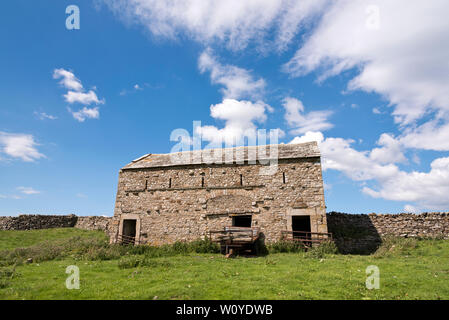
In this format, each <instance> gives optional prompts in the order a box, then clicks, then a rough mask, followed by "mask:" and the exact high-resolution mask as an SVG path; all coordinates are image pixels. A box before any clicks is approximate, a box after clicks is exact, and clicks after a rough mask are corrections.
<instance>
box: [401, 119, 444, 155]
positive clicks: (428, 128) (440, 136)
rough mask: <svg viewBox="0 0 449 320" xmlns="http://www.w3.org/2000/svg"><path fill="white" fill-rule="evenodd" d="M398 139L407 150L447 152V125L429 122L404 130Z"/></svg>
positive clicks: (436, 121)
mask: <svg viewBox="0 0 449 320" xmlns="http://www.w3.org/2000/svg"><path fill="white" fill-rule="evenodd" d="M399 139H400V141H401V143H402V144H403V145H404V146H405V147H407V148H416V149H424V150H435V151H449V123H444V122H443V123H440V121H438V120H431V121H428V122H425V123H424V124H422V125H420V126H418V127H413V128H409V129H406V130H405V131H404V133H403V134H402V135H401V136H400V138H399Z"/></svg>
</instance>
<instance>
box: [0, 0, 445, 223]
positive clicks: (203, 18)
mask: <svg viewBox="0 0 449 320" xmlns="http://www.w3.org/2000/svg"><path fill="white" fill-rule="evenodd" d="M412 2H414V1H412ZM432 2H433V4H434V5H433V6H432V8H428V7H426V8H424V7H423V8H421V7H420V4H419V3H420V2H419V1H417V2H416V3H414V4H415V5H414V6H408V5H406V4H408V3H410V1H408V2H404V1H397V3H395V4H391V3H389V2H388V1H381V0H379V1H377V0H376V1H370V4H369V5H368V4H367V3H366V2H363V1H360V2H348V1H343V0H342V1H333V2H331V1H326V0H320V1H303V2H301V3H300V2H295V1H288V0H285V1H281V0H279V1H259V2H257V3H256V2H253V1H248V2H247V3H245V4H241V2H239V1H227V2H216V3H215V4H206V2H197V1H187V0H186V1H179V2H178V4H177V5H176V6H174V5H171V4H168V3H164V4H163V5H161V2H159V3H157V2H155V1H152V0H148V1H134V0H132V1H120V0H110V1H106V0H104V1H81V0H79V1H21V0H17V1H13V2H10V1H8V2H6V1H3V2H2V3H1V4H0V24H1V28H0V42H1V50H0V70H1V72H0V84H1V85H0V215H16V214H18V213H39V214H68V213H75V214H79V215H100V214H103V215H112V214H113V206H114V200H115V193H116V187H117V180H118V170H119V169H120V168H121V167H122V166H124V165H125V164H127V163H129V162H130V161H131V160H133V159H135V158H138V157H140V156H142V155H143V154H146V153H167V152H170V150H171V148H172V147H173V146H174V144H175V142H173V141H170V134H171V132H172V131H173V130H174V129H176V128H184V129H186V130H188V131H189V132H192V130H193V129H192V122H193V121H195V120H197V121H201V123H202V125H203V129H204V131H202V132H203V135H204V136H203V140H204V141H205V143H207V142H208V141H211V140H213V139H216V138H223V139H227V138H229V137H231V138H232V137H236V136H238V135H240V134H241V132H240V131H239V130H240V129H249V130H255V129H268V130H269V129H278V130H279V132H281V136H280V138H279V142H281V143H290V142H292V141H296V142H304V141H311V140H316V141H318V142H319V145H320V149H321V151H322V153H323V169H324V173H323V177H324V181H325V184H326V191H325V196H326V203H327V207H328V211H331V210H335V211H344V212H351V213H369V212H392V213H396V212H401V211H411V212H419V211H429V210H432V211H441V210H446V211H447V207H448V205H449V196H448V193H449V158H448V157H449V156H448V150H449V125H448V120H449V116H448V112H447V111H449V97H448V92H449V88H448V86H449V85H448V83H449V79H448V78H449V65H448V63H447V58H446V57H447V56H448V55H447V54H448V53H449V40H448V39H449V37H447V32H448V31H449V26H448V22H447V21H446V20H447V19H445V18H444V15H443V14H442V12H443V13H444V12H447V9H448V5H447V3H446V2H445V1H438V0H434V1H432ZM68 5H77V6H78V7H79V9H80V29H79V30H68V29H67V28H66V18H67V17H68V16H69V15H68V14H66V13H65V11H66V7H67V6H68ZM404 5H405V6H406V7H407V9H406V10H404V9H403V8H404ZM421 6H422V5H421ZM445 9H446V10H445ZM429 17H432V18H431V19H430V18H429ZM417 18H419V19H420V21H421V23H420V24H419V25H417V24H416V23H415V21H416V19H417ZM64 81H65V82H64ZM69 92H72V93H71V94H69ZM211 107H212V108H211ZM83 110H84V111H83Z"/></svg>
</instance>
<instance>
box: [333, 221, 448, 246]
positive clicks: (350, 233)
mask: <svg viewBox="0 0 449 320" xmlns="http://www.w3.org/2000/svg"><path fill="white" fill-rule="evenodd" d="M327 224H328V229H329V232H331V233H332V234H333V236H334V239H335V242H336V244H337V246H338V247H339V250H340V252H343V253H370V252H373V251H374V250H375V249H376V248H377V247H378V246H379V245H380V243H381V239H382V237H385V236H396V237H414V238H443V239H449V213H447V212H441V213H438V212H435V213H421V214H410V213H401V214H375V213H372V214H368V215H367V214H346V213H339V212H330V213H328V214H327Z"/></svg>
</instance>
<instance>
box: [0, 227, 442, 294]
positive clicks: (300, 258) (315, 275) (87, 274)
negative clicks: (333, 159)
mask: <svg viewBox="0 0 449 320" xmlns="http://www.w3.org/2000/svg"><path fill="white" fill-rule="evenodd" d="M69 230H70V229H67V230H62V231H61V230H59V231H58V230H40V232H42V233H44V234H45V236H49V237H54V238H55V239H56V238H57V236H58V235H57V233H59V232H62V234H59V235H62V236H68V237H70V236H72V235H73V234H72V235H68V233H70V232H79V231H80V230H71V231H69ZM66 232H67V233H66ZM36 233H37V234H39V232H36ZM88 234H89V235H92V234H93V236H95V237H96V236H99V234H98V233H95V232H94V233H89V232H87V233H86V235H88ZM10 235H11V234H9V235H7V236H5V234H4V233H3V232H0V247H3V248H4V247H6V246H7V245H8V246H9V247H11V245H12V240H11V239H9V237H8V236H10ZM26 237H28V236H26ZM30 237H31V236H30ZM43 238H44V235H42V236H36V237H35V238H34V239H35V241H37V242H39V241H41V239H43ZM28 239H29V238H28ZM47 239H48V238H47ZM4 242H7V243H8V244H7V245H5V243H4ZM21 242H22V243H25V241H21ZM26 243H27V244H28V245H31V244H32V240H29V241H28V242H26ZM153 260H154V261H160V262H161V261H163V262H168V263H169V266H164V264H161V265H160V266H155V267H138V268H133V269H119V268H118V266H117V262H118V261H117V260H112V261H75V260H73V259H65V260H61V261H48V262H43V263H40V264H36V263H33V264H30V265H23V266H19V267H17V272H18V275H17V277H15V278H14V279H12V280H11V285H10V286H9V287H6V288H3V289H0V299H152V298H153V297H154V296H158V297H159V299H211V298H212V299H439V298H441V299H449V241H419V242H418V247H417V248H414V249H411V250H410V252H402V253H400V254H394V253H392V254H391V255H389V254H387V255H386V256H384V257H381V258H379V257H374V256H349V255H347V256H344V255H331V256H328V257H326V258H325V259H322V260H321V259H312V258H306V257H305V256H304V254H272V255H268V256H266V257H259V258H236V259H225V258H223V257H222V256H221V255H219V254H190V255H186V256H182V255H178V256H174V257H165V258H154V259H153ZM72 264H74V265H77V266H78V267H79V268H80V273H81V284H80V285H81V288H80V290H68V289H66V288H65V279H66V277H67V274H65V268H66V267H67V266H68V265H72ZM368 265H377V266H378V267H379V268H380V276H381V283H380V286H381V287H380V289H379V290H367V289H366V288H365V279H366V275H365V268H366V267H367V266H368Z"/></svg>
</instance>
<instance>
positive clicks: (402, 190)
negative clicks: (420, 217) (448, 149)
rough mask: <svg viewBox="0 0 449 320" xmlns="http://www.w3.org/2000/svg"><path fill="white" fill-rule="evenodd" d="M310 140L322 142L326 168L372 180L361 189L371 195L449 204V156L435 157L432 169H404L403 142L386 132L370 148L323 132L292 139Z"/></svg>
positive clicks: (435, 206)
mask: <svg viewBox="0 0 449 320" xmlns="http://www.w3.org/2000/svg"><path fill="white" fill-rule="evenodd" d="M309 141H317V142H318V144H319V147H320V150H321V153H322V165H323V170H337V171H339V172H342V173H343V174H344V175H345V176H347V177H348V178H349V179H351V180H353V181H357V182H361V183H362V184H365V183H366V182H370V183H373V184H374V186H372V187H369V186H366V185H364V186H363V187H362V189H361V190H362V192H363V193H365V194H367V195H369V196H371V197H374V198H382V199H386V200H393V201H405V202H412V203H417V204H418V207H419V208H422V209H431V210H446V209H447V207H448V206H449V197H447V196H446V195H447V194H448V192H449V158H448V157H442V158H437V159H435V160H434V161H433V162H432V163H431V165H430V171H429V172H418V171H412V172H405V171H403V170H400V169H399V167H398V166H397V163H400V162H403V161H405V160H406V159H405V157H404V155H403V153H402V148H401V146H400V143H399V141H398V140H396V139H395V138H393V137H392V136H390V135H387V134H382V135H381V136H380V138H379V140H378V142H377V144H378V145H379V146H380V147H377V148H373V149H372V150H367V151H358V150H356V149H354V148H353V147H352V145H353V144H354V140H351V139H342V138H324V136H323V134H322V133H321V132H307V133H306V134H305V135H303V136H301V137H295V138H294V139H293V140H292V141H291V142H290V143H301V142H309ZM404 210H406V211H409V212H410V211H412V210H413V212H415V211H417V210H418V208H417V207H416V206H413V205H411V204H407V205H406V206H405V208H404Z"/></svg>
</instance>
